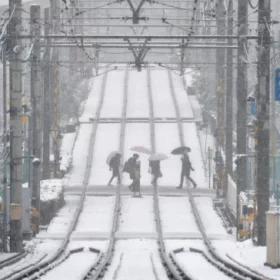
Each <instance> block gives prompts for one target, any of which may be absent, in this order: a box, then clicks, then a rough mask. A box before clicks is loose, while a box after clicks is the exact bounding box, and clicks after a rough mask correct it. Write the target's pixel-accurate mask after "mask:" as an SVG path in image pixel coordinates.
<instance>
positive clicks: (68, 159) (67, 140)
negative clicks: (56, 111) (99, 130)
mask: <svg viewBox="0 0 280 280" xmlns="http://www.w3.org/2000/svg"><path fill="white" fill-rule="evenodd" d="M75 138H76V132H74V133H65V134H63V138H62V142H61V146H60V156H61V160H60V167H59V169H60V170H61V171H63V172H66V171H67V170H68V169H69V168H70V166H71V163H72V150H73V145H74V142H75Z"/></svg>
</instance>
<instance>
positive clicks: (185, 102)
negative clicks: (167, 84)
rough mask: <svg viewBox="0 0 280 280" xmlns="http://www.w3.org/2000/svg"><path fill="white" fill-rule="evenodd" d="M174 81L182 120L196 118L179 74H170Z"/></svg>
mask: <svg viewBox="0 0 280 280" xmlns="http://www.w3.org/2000/svg"><path fill="white" fill-rule="evenodd" d="M170 74H171V77H172V79H173V85H174V91H175V96H176V99H177V103H178V107H179V111H180V117H181V118H194V114H193V110H192V106H191V103H190V101H189V97H188V95H187V93H186V91H185V89H184V84H183V78H182V77H181V76H179V75H178V74H175V73H172V72H170Z"/></svg>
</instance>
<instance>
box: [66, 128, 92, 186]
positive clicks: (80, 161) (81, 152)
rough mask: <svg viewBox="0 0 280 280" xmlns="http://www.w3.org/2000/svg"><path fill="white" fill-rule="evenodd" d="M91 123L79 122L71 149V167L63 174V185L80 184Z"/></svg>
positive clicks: (85, 163)
mask: <svg viewBox="0 0 280 280" xmlns="http://www.w3.org/2000/svg"><path fill="white" fill-rule="evenodd" d="M91 130H92V124H81V125H80V129H79V134H78V136H77V140H76V145H75V147H74V151H73V161H72V162H73V168H72V169H71V171H70V172H69V174H67V175H66V176H65V179H64V185H65V187H67V186H68V185H82V182H83V179H84V175H85V171H86V165H87V156H88V146H89V141H90V134H91Z"/></svg>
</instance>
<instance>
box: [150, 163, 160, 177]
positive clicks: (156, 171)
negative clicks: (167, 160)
mask: <svg viewBox="0 0 280 280" xmlns="http://www.w3.org/2000/svg"><path fill="white" fill-rule="evenodd" d="M149 166H150V170H151V174H152V175H154V176H155V177H157V178H158V177H162V173H161V170H160V161H159V160H153V161H150V162H149Z"/></svg>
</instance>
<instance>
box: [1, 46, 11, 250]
mask: <svg viewBox="0 0 280 280" xmlns="http://www.w3.org/2000/svg"><path fill="white" fill-rule="evenodd" d="M6 47H7V46H6V43H5V44H4V45H3V46H2V63H3V88H2V91H3V107H2V110H3V152H4V157H3V159H2V160H3V167H4V169H3V200H4V209H3V213H4V217H3V249H4V252H8V224H9V221H8V207H9V204H10V201H8V182H7V181H8V174H7V168H6V166H7V165H8V154H9V152H8V147H7V140H8V139H7V134H8V133H7V57H6V56H7V54H6Z"/></svg>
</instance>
